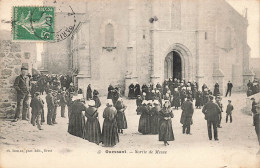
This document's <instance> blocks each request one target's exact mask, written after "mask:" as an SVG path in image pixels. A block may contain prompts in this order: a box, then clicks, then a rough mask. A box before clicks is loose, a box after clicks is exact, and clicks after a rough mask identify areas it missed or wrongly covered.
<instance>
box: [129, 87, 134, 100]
mask: <svg viewBox="0 0 260 168" xmlns="http://www.w3.org/2000/svg"><path fill="white" fill-rule="evenodd" d="M128 97H129V98H134V97H135V90H134V89H130V90H129V93H128Z"/></svg>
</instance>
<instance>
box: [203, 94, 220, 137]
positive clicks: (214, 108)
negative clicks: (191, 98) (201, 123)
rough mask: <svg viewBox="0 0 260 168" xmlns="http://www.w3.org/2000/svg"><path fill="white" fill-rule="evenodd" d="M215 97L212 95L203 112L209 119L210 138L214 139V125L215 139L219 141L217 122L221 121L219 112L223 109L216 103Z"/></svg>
mask: <svg viewBox="0 0 260 168" xmlns="http://www.w3.org/2000/svg"><path fill="white" fill-rule="evenodd" d="M213 99H214V97H213V96H212V95H210V96H209V102H208V103H207V104H206V105H205V106H204V107H203V109H202V112H203V113H204V114H205V119H206V120H207V125H208V136H209V140H212V130H211V127H212V125H213V130H214V139H215V141H218V140H219V139H218V129H217V124H218V121H219V114H220V113H221V109H220V108H219V106H218V105H217V104H216V103H214V102H213Z"/></svg>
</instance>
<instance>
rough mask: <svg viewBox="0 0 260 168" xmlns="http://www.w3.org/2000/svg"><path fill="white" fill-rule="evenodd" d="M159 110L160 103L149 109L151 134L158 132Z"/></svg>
mask: <svg viewBox="0 0 260 168" xmlns="http://www.w3.org/2000/svg"><path fill="white" fill-rule="evenodd" d="M160 111H161V107H160V105H158V106H154V107H153V108H152V109H151V134H158V133H159V123H160V118H159V112H160Z"/></svg>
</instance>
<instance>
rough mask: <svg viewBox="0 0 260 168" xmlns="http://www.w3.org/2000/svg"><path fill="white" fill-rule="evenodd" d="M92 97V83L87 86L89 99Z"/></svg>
mask: <svg viewBox="0 0 260 168" xmlns="http://www.w3.org/2000/svg"><path fill="white" fill-rule="evenodd" d="M90 99H92V89H91V84H89V85H88V88H87V100H90Z"/></svg>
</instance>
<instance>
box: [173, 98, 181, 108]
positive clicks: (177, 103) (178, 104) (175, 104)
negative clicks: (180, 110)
mask: <svg viewBox="0 0 260 168" xmlns="http://www.w3.org/2000/svg"><path fill="white" fill-rule="evenodd" d="M174 106H175V107H180V98H175V99H174Z"/></svg>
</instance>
